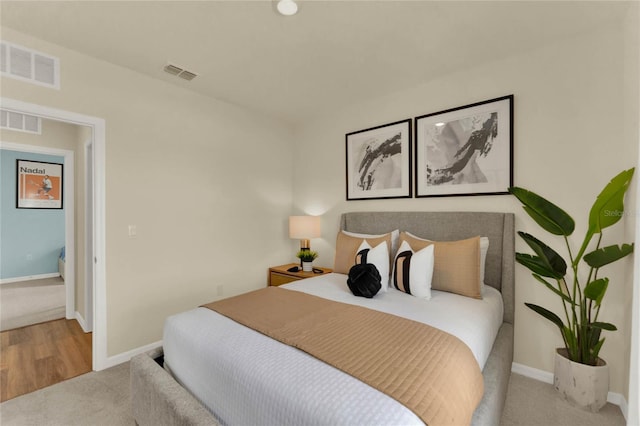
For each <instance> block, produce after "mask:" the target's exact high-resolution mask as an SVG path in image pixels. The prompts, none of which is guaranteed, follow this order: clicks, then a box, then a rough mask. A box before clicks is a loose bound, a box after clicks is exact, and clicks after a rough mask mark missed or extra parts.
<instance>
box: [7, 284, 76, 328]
mask: <svg viewBox="0 0 640 426" xmlns="http://www.w3.org/2000/svg"><path fill="white" fill-rule="evenodd" d="M64 317H65V290H64V281H63V280H62V278H60V277H56V278H45V279H40V280H32V281H21V282H17V283H10V284H2V285H0V331H5V330H11V329H14V328H18V327H24V326H27V325H32V324H37V323H39V322H44V321H51V320H55V319H60V318H64Z"/></svg>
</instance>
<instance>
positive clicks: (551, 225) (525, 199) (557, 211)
mask: <svg viewBox="0 0 640 426" xmlns="http://www.w3.org/2000/svg"><path fill="white" fill-rule="evenodd" d="M509 192H510V193H511V194H513V195H514V196H515V197H516V198H518V200H520V202H521V203H522V204H523V208H524V210H525V211H526V212H527V213H528V214H529V216H531V218H532V219H533V220H535V221H536V223H537V224H538V225H540V226H541V227H542V228H543V229H545V230H546V231H547V232H550V233H552V234H554V235H565V236H567V235H571V234H572V233H573V230H574V229H575V222H574V220H573V218H572V217H571V216H569V214H567V213H566V212H565V211H564V210H562V209H561V208H560V207H558V206H556V205H555V204H553V203H552V202H551V201H548V200H546V199H545V198H543V197H541V196H539V195H538V194H536V193H534V192H531V191H528V190H526V189H524V188H519V187H515V186H514V187H511V188H509Z"/></svg>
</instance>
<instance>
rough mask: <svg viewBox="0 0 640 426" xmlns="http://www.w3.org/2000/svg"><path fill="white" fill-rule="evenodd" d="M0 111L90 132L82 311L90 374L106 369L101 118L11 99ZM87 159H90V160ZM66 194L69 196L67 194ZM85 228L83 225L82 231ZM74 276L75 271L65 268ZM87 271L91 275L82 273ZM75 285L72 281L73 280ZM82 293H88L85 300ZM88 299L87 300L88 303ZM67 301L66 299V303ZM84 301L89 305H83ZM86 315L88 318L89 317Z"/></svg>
mask: <svg viewBox="0 0 640 426" xmlns="http://www.w3.org/2000/svg"><path fill="white" fill-rule="evenodd" d="M0 107H2V109H5V110H9V111H14V112H18V113H22V114H29V115H33V116H36V117H41V118H44V119H50V120H55V121H62V122H66V123H70V124H77V125H80V126H86V127H87V128H88V129H90V132H88V135H87V136H88V144H89V145H91V149H90V150H87V152H89V154H86V155H85V157H86V156H87V155H89V156H91V157H92V161H89V163H91V169H90V170H91V183H90V185H91V188H90V189H91V191H92V192H93V197H92V198H93V199H92V203H91V204H92V206H91V207H92V208H91V227H92V229H91V232H89V234H91V240H90V244H91V246H90V250H88V251H91V252H92V255H91V258H89V263H90V266H91V267H90V268H87V267H85V268H84V270H85V275H86V273H90V274H91V275H92V278H93V279H92V280H91V281H92V285H91V291H90V292H85V297H84V298H83V299H84V300H85V304H89V305H90V307H91V309H90V310H85V312H90V314H89V315H90V316H91V319H90V323H91V328H92V329H93V339H92V365H93V370H96V371H99V370H103V369H105V368H107V367H109V365H108V362H107V342H106V337H107V336H106V285H105V259H104V254H105V222H104V217H105V214H104V212H105V188H104V165H105V161H104V159H105V122H104V120H103V119H101V118H97V117H91V116H86V115H82V114H77V113H74V112H70V111H65V110H60V109H56V108H50V107H45V106H42V105H37V104H30V103H25V102H22V101H18V100H15V99H9V98H0ZM90 159H91V158H90ZM68 194H73V192H70V193H68ZM71 220H73V217H72V215H66V216H65V226H66V227H67V228H68V229H69V228H73V226H74V223H73V222H72V221H71ZM86 226H87V224H86V223H85V229H86ZM66 256H67V258H71V259H76V253H75V244H74V243H73V241H72V242H71V244H69V246H68V247H67V248H66ZM87 258H88V256H87V257H83V259H82V261H83V263H85V266H86V263H87ZM69 269H72V270H73V273H75V270H74V269H75V268H69ZM87 270H91V272H86V271H87ZM74 281H75V279H74ZM86 293H90V295H89V296H87V295H86ZM68 297H73V299H74V304H72V305H71V306H70V307H69V306H68V307H67V314H68V315H69V310H70V309H72V310H73V312H72V313H71V316H74V317H75V309H74V307H75V293H74V295H73V296H71V295H68ZM88 299H90V300H88ZM67 300H68V299H67ZM86 301H88V302H89V303H86ZM89 315H88V316H89ZM86 322H88V321H86Z"/></svg>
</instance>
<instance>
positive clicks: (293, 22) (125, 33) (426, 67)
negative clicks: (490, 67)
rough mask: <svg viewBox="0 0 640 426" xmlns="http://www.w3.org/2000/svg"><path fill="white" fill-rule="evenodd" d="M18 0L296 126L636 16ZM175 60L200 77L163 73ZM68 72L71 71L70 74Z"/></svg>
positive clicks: (43, 20)
mask: <svg viewBox="0 0 640 426" xmlns="http://www.w3.org/2000/svg"><path fill="white" fill-rule="evenodd" d="M299 5H300V7H299V12H298V14H297V15H295V16H291V17H284V16H281V15H279V14H278V13H277V12H276V9H275V2H274V1H271V0H256V1H243V0H227V1H43V2H38V1H8V0H2V1H1V2H0V8H1V10H0V12H1V17H0V23H1V24H2V26H7V27H10V28H13V29H15V30H18V31H21V32H24V33H27V34H31V35H33V36H35V37H38V38H41V39H43V40H47V41H50V42H53V43H56V44H59V45H62V46H65V47H67V48H70V49H73V50H76V51H79V52H82V53H84V54H87V55H90V56H94V57H97V58H100V59H103V60H106V61H109V62H112V63H114V64H118V65H121V66H123V67H126V68H129V69H132V70H135V71H137V72H140V73H143V74H147V75H149V76H151V77H153V78H157V79H161V80H164V81H166V82H169V83H171V84H177V85H180V86H182V87H184V88H187V89H189V90H194V91H196V92H199V93H201V94H205V95H207V96H211V97H214V98H217V99H220V100H223V101H226V102H230V103H233V104H237V105H241V106H243V107H247V108H250V109H253V110H256V111H259V112H262V113H265V114H267V115H269V116H272V117H274V118H277V119H279V120H283V121H285V122H288V123H290V124H296V123H299V122H301V121H304V120H307V119H309V118H310V117H312V116H314V115H317V114H322V113H324V112H326V111H329V110H331V109H332V108H334V107H336V106H341V105H346V104H351V103H356V102H360V101H363V100H366V99H369V98H374V97H378V96H381V95H384V94H386V93H391V92H394V91H397V90H401V89H404V88H410V87H414V86H416V85H418V84H420V83H423V82H425V81H429V80H430V79H434V78H437V77H438V76H441V75H443V74H446V73H450V72H452V71H455V70H458V69H462V68H464V67H468V66H473V65H478V64H480V63H483V62H489V61H493V60H496V59H500V58H504V57H508V56H512V55H514V54H517V53H518V52H521V51H524V50H528V49H533V48H536V47H539V46H542V45H545V44H548V43H553V42H554V40H557V39H559V38H564V37H571V36H573V35H576V34H579V33H581V32H584V31H589V30H593V29H594V28H596V27H598V26H603V25H611V23H612V22H618V21H620V20H621V19H623V18H624V16H625V14H626V13H627V10H628V8H629V2H612V1H601V2H598V1H585V2H582V1H566V2H561V1H537V2H535V1H534V2H527V1H490V2H485V1H450V0H449V1H392V0H388V1H364V0H357V1H342V0H333V1H319V0H316V1H314V0H301V1H299ZM168 62H171V63H173V64H176V65H179V66H182V67H183V68H186V69H188V70H190V71H193V72H195V73H197V74H199V76H198V77H197V78H196V79H195V80H193V81H191V82H187V81H184V80H182V79H179V78H176V77H174V76H170V75H169V74H166V73H165V72H163V70H162V69H163V67H164V65H165V64H167V63H168ZM62 66H63V67H64V64H62Z"/></svg>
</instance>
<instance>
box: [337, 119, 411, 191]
mask: <svg viewBox="0 0 640 426" xmlns="http://www.w3.org/2000/svg"><path fill="white" fill-rule="evenodd" d="M411 149H412V133H411V119H407V120H403V121H397V122H395V123H390V124H385V125H382V126H377V127H372V128H370V129H365V130H359V131H357V132H352V133H348V134H347V135H346V160H347V200H366V199H382V198H410V197H411V196H412V194H411V189H412V188H411V184H412V181H411Z"/></svg>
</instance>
